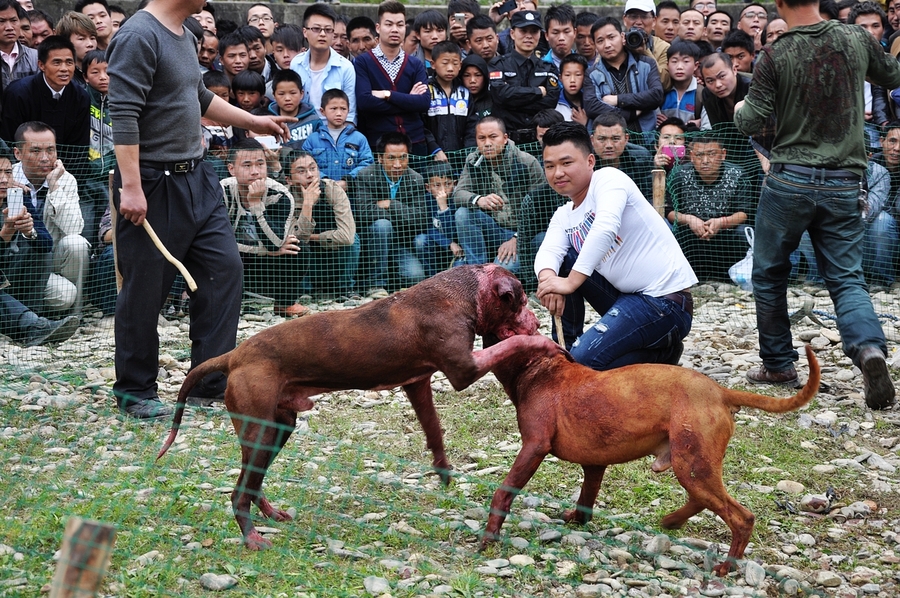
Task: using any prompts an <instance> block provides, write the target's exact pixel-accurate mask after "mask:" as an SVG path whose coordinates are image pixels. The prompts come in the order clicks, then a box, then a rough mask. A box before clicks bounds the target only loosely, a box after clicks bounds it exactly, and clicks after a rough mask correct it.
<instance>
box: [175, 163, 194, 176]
mask: <svg viewBox="0 0 900 598" xmlns="http://www.w3.org/2000/svg"><path fill="white" fill-rule="evenodd" d="M174 166H175V172H176V173H178V174H184V173H186V172H190V171H191V163H190V162H176V163H175V165H174Z"/></svg>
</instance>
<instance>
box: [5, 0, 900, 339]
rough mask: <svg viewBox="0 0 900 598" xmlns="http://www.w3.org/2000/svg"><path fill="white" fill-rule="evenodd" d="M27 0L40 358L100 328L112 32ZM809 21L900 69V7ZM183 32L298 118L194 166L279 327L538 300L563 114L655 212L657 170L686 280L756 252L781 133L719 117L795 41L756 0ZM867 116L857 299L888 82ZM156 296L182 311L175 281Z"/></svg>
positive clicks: (28, 151) (22, 244)
mask: <svg viewBox="0 0 900 598" xmlns="http://www.w3.org/2000/svg"><path fill="white" fill-rule="evenodd" d="M888 1H889V2H891V0H888ZM40 4H41V2H39V1H37V2H32V1H29V0H21V1H17V0H0V86H2V94H0V140H2V141H3V145H2V147H0V200H2V205H3V211H2V217H0V222H2V230H0V270H2V271H3V273H4V275H5V277H4V283H5V285H6V286H5V288H3V290H2V291H0V320H2V323H0V332H3V333H4V334H7V335H9V336H12V337H14V338H16V339H24V340H22V342H32V343H33V342H35V341H34V339H39V342H48V341H47V340H46V339H47V338H50V339H51V341H55V340H60V337H61V336H65V334H63V333H71V331H70V329H71V328H72V324H71V317H72V315H73V314H74V317H76V319H77V316H79V315H80V314H81V313H82V310H83V306H84V305H85V304H88V303H89V304H92V305H93V306H94V307H95V308H98V309H100V310H102V311H103V313H104V314H107V315H111V314H113V313H114V311H115V296H116V290H115V289H116V279H115V276H116V275H115V266H114V250H113V239H112V230H113V229H114V226H113V224H112V222H113V220H114V218H115V214H110V210H109V193H110V187H109V182H108V173H109V171H110V168H111V166H112V165H113V163H114V151H113V143H112V131H113V130H114V129H115V123H114V122H112V120H111V119H110V117H109V110H108V104H107V99H106V98H107V95H106V94H107V91H108V88H109V79H108V77H107V75H106V57H105V53H104V50H105V48H106V47H107V45H108V44H109V42H110V40H111V38H112V37H113V36H114V35H115V34H116V32H117V31H118V29H119V27H121V26H122V24H123V23H124V22H125V21H126V20H127V18H128V14H127V13H126V12H125V11H124V10H122V9H121V8H119V7H117V6H114V5H110V4H108V3H107V0H78V2H76V3H75V6H74V10H73V11H71V12H68V13H66V14H65V15H63V16H62V17H61V18H60V19H59V21H58V22H54V21H53V19H52V18H51V17H50V16H49V15H48V14H47V13H46V12H44V11H43V10H41V7H40ZM510 7H511V8H510ZM820 12H821V13H822V16H823V17H824V18H829V19H840V20H842V21H844V22H846V23H847V24H848V26H861V27H863V28H865V29H866V30H867V31H869V32H870V33H871V34H872V35H873V36H874V37H875V38H876V39H877V40H878V41H879V42H880V43H881V44H882V46H883V47H884V50H885V52H890V53H891V54H893V55H894V56H896V55H898V54H900V41H898V40H900V0H896V1H895V2H892V3H890V4H889V5H888V10H887V12H885V10H884V9H883V8H882V7H881V6H880V5H879V4H876V3H873V2H869V1H865V2H856V1H855V0H843V1H842V2H840V3H835V2H834V1H833V0H822V1H821V3H820ZM185 28H186V30H187V31H188V32H189V33H188V35H192V36H194V37H195V38H196V40H197V49H198V64H197V68H198V69H200V71H201V72H202V73H203V81H204V84H205V86H206V87H207V88H208V89H209V90H210V91H212V92H213V93H215V94H216V95H219V96H220V97H221V98H223V99H225V100H227V101H229V102H231V103H232V104H234V105H236V106H238V107H240V108H242V109H244V110H246V111H248V112H253V113H255V114H275V115H282V116H289V117H293V118H295V119H296V122H294V123H292V124H291V125H290V135H289V138H288V139H286V140H284V141H283V142H279V141H278V140H276V139H275V138H273V137H258V136H256V135H255V134H253V133H252V132H249V131H244V130H240V129H235V128H233V127H230V126H224V125H222V124H220V123H217V122H214V121H212V120H209V119H203V121H202V122H201V125H202V128H203V138H204V145H205V147H204V148H202V150H200V149H198V153H201V152H202V153H203V154H204V155H205V158H206V160H208V161H210V162H212V164H213V166H214V167H215V168H216V171H217V172H218V174H219V176H220V179H221V186H222V189H223V195H224V201H225V203H226V206H227V207H228V212H229V215H230V216H231V219H232V224H233V227H234V232H235V237H236V242H237V244H238V248H239V250H240V253H241V256H242V259H243V265H244V290H245V292H250V293H257V294H260V295H264V296H267V297H270V298H272V299H274V301H275V312H276V313H277V314H279V315H284V316H299V315H304V314H305V313H308V312H309V309H308V307H306V306H305V305H303V304H302V302H301V297H303V296H311V297H315V296H317V295H321V296H327V297H329V298H332V299H336V300H339V301H341V300H347V299H354V298H359V297H361V296H362V295H369V296H372V297H380V296H384V295H385V294H387V293H389V292H391V291H394V290H396V289H399V288H402V287H405V286H409V285H411V284H414V283H416V282H418V281H420V280H422V279H423V278H425V277H427V276H430V275H433V274H435V273H436V272H438V271H440V270H442V269H445V268H448V267H451V266H452V265H458V264H480V263H486V262H496V263H498V264H501V265H503V266H504V267H506V268H508V269H510V270H511V271H513V272H516V273H517V274H518V275H519V277H520V278H521V279H522V281H523V283H524V284H525V286H526V288H527V289H534V288H535V287H536V284H537V281H536V279H535V275H534V272H533V271H532V269H533V261H534V255H535V253H536V251H537V248H538V247H539V246H540V243H541V241H542V239H543V235H544V232H545V231H546V229H547V225H548V223H549V220H550V217H551V215H552V214H553V211H554V210H555V208H556V207H557V206H558V205H561V204H562V203H563V201H564V200H563V198H562V197H561V196H559V195H558V194H556V193H555V192H554V191H553V190H552V189H551V188H550V187H549V186H548V185H547V182H546V180H545V178H544V174H543V166H542V164H541V156H540V152H539V151H538V150H539V146H538V144H537V142H539V141H540V139H541V137H542V135H543V133H544V132H545V131H546V130H547V129H548V128H549V127H550V126H552V125H553V124H554V123H556V122H562V121H573V122H576V123H579V124H581V125H583V126H584V127H586V129H587V130H588V131H589V132H590V134H591V140H592V143H593V149H594V152H595V155H596V165H597V168H605V167H611V168H616V169H619V170H621V171H622V172H624V173H625V174H627V175H628V176H629V177H630V178H631V179H632V180H633V181H634V182H635V183H636V184H637V187H638V189H639V190H640V191H641V193H642V194H643V195H644V196H645V198H646V199H647V200H648V201H651V200H652V199H653V179H652V175H651V172H652V171H653V170H654V169H662V170H664V171H665V173H666V177H667V185H666V193H665V197H664V198H657V201H659V200H662V201H664V206H665V207H664V216H665V218H666V219H667V221H668V223H669V224H670V226H671V229H672V232H673V233H674V236H675V238H676V239H677V241H678V243H679V244H680V245H681V247H682V249H683V251H684V253H685V256H686V257H687V259H688V260H689V262H690V264H691V266H692V267H693V268H694V270H695V272H696V274H697V275H698V277H699V278H700V279H701V280H727V276H728V274H727V271H728V266H730V265H731V264H733V263H734V262H736V261H738V260H739V259H740V258H741V257H742V256H743V255H744V253H745V252H746V249H747V241H746V238H745V235H744V234H743V229H744V227H746V226H752V225H753V220H754V212H755V207H756V204H757V202H758V200H759V193H760V188H761V185H762V181H763V178H764V176H765V173H766V172H767V169H768V160H767V155H768V151H769V149H770V145H771V138H772V131H774V130H775V127H777V123H775V122H771V123H769V124H768V125H767V127H766V131H764V132H763V133H762V134H760V135H757V136H754V137H752V138H751V137H747V136H745V135H741V134H740V133H739V132H738V130H737V128H736V127H735V125H734V122H733V120H734V110H735V104H737V103H738V102H740V101H741V100H743V99H744V97H745V96H746V95H747V93H748V91H749V89H750V86H751V85H752V84H753V66H754V61H755V59H756V56H757V54H758V53H759V52H760V51H761V50H762V49H763V48H764V47H765V46H766V45H767V44H773V43H774V42H775V41H776V40H777V39H778V38H779V37H780V36H782V35H785V33H786V25H785V23H784V21H783V20H781V19H779V18H776V15H774V14H770V12H769V11H768V9H767V8H766V7H764V6H762V5H760V4H757V3H749V4H745V5H743V6H742V7H741V10H740V12H739V14H734V15H732V14H729V13H728V12H724V11H721V10H717V7H716V3H715V1H714V0H693V1H692V2H691V4H690V6H686V5H679V4H676V3H675V2H673V1H672V0H662V1H661V2H659V3H658V4H654V2H653V0H627V2H626V3H625V5H624V7H623V10H622V14H621V15H620V17H619V18H615V17H600V16H598V15H596V14H593V13H591V12H589V11H586V10H583V11H581V12H577V11H576V9H575V8H573V7H572V6H571V5H569V4H554V5H552V6H549V7H547V8H546V10H545V11H544V12H543V13H542V12H541V11H539V10H538V6H537V3H536V1H535V0H516V1H515V2H513V3H510V2H497V3H496V4H493V5H491V6H490V7H489V8H486V9H485V8H483V7H481V6H480V5H479V4H478V2H477V0H449V2H448V5H447V9H446V11H443V10H427V11H424V12H421V13H420V14H418V16H417V17H416V18H415V19H412V18H407V14H406V9H405V7H404V5H403V3H401V2H398V1H396V0H385V1H384V2H382V3H381V4H380V5H379V7H378V16H377V19H376V20H375V21H373V20H371V19H369V18H368V17H362V16H361V17H355V18H352V19H348V18H346V17H344V16H342V15H340V14H338V13H337V12H336V10H335V8H334V7H333V6H332V5H331V3H329V2H319V3H315V4H311V5H309V6H308V7H307V8H306V10H305V12H304V14H303V17H302V20H301V21H300V22H296V23H279V22H278V20H277V19H276V16H275V12H273V8H272V6H271V5H270V4H268V3H259V4H255V5H253V6H252V7H250V8H249V9H248V10H247V13H246V15H245V17H244V18H243V19H242V22H240V23H236V22H233V21H230V20H226V19H220V18H217V15H216V11H215V6H214V4H213V3H209V4H208V5H207V6H206V7H205V8H204V9H203V10H202V11H201V12H200V13H198V14H196V15H194V18H193V19H189V20H188V21H186V22H185ZM823 93H832V94H839V93H841V90H823ZM865 102H866V109H865V119H866V132H867V144H868V147H869V148H870V150H871V161H870V167H869V178H870V192H869V202H868V206H867V207H866V211H865V218H866V222H867V234H866V239H865V263H864V265H865V270H866V276H867V278H868V281H869V283H870V284H871V285H885V286H887V285H891V284H893V283H894V280H895V276H896V272H897V258H898V251H897V247H898V235H900V232H898V226H897V218H898V217H900V205H898V202H897V201H896V198H897V194H898V193H900V120H896V117H897V113H898V111H900V90H890V89H883V88H881V87H878V86H875V85H870V84H868V83H867V84H866V90H865ZM13 190H15V191H13ZM11 191H12V193H11ZM19 192H21V194H22V195H24V201H23V202H22V203H21V204H19V203H12V200H11V199H10V198H13V197H15V196H17V194H18V193H19ZM12 206H15V207H16V208H17V210H16V211H18V212H19V213H10V208H11V207H12ZM19 206H21V208H19ZM804 247H806V248H807V250H806V251H804ZM809 247H811V245H809V244H807V245H803V244H801V248H800V250H798V252H797V254H796V255H795V256H794V260H793V261H794V263H795V265H796V268H795V276H796V277H798V278H805V279H806V280H807V281H809V282H812V283H820V282H821V278H820V277H819V276H818V274H817V272H816V261H815V255H814V253H813V252H812V251H811V250H809ZM172 297H173V300H174V305H175V309H179V308H180V307H179V306H180V305H181V304H180V303H179V301H180V300H181V298H182V291H181V287H179V286H178V283H176V287H175V288H174V289H173V291H172ZM11 302H15V303H16V304H17V305H18V306H21V309H19V307H15V308H10V307H7V304H10V303H11ZM9 314H14V315H9ZM22 314H30V315H22ZM46 317H50V318H52V319H51V320H47V319H46ZM10 318H13V319H15V322H11V321H10ZM22 322H30V323H31V324H29V325H30V326H31V327H32V328H33V329H34V330H37V331H39V332H40V334H37V333H35V334H31V333H26V332H27V331H26V330H25V328H22V326H24V324H21V323H22ZM57 328H59V329H60V330H62V331H63V333H53V334H47V335H46V336H41V335H43V334H44V332H46V331H47V330H51V329H52V330H51V332H53V331H54V330H56V329H57Z"/></svg>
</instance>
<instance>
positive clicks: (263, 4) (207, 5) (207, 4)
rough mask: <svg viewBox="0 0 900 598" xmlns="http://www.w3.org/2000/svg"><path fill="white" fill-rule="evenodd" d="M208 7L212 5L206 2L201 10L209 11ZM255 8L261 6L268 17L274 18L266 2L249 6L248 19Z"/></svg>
mask: <svg viewBox="0 0 900 598" xmlns="http://www.w3.org/2000/svg"><path fill="white" fill-rule="evenodd" d="M210 6H212V5H211V4H210V3H209V2H207V3H206V6H204V7H203V10H209V8H208V7H210ZM257 6H262V7H263V8H265V9H266V10H268V11H269V14H270V15H272V16H273V17H274V16H275V13H273V12H272V7H271V6H269V3H268V2H257V3H256V4H251V5H250V6H249V7H248V8H247V15H248V17H249V15H250V11H251V10H253V9H254V8H256V7H257Z"/></svg>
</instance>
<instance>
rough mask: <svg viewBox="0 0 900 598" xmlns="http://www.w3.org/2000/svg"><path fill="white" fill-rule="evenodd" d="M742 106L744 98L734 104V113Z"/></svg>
mask: <svg viewBox="0 0 900 598" xmlns="http://www.w3.org/2000/svg"><path fill="white" fill-rule="evenodd" d="M743 107H744V100H741V101H739V102H738V103H736V104H735V105H734V113H735V114H737V113H738V111H739V110H740V109H741V108H743Z"/></svg>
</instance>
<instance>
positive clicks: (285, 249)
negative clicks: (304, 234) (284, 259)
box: [274, 235, 300, 255]
mask: <svg viewBox="0 0 900 598" xmlns="http://www.w3.org/2000/svg"><path fill="white" fill-rule="evenodd" d="M298 253H300V245H299V244H298V239H297V237H295V236H294V235H288V237H287V239H285V241H284V245H282V246H281V247H280V248H279V249H278V251H276V252H275V253H274V255H297V254H298Z"/></svg>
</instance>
